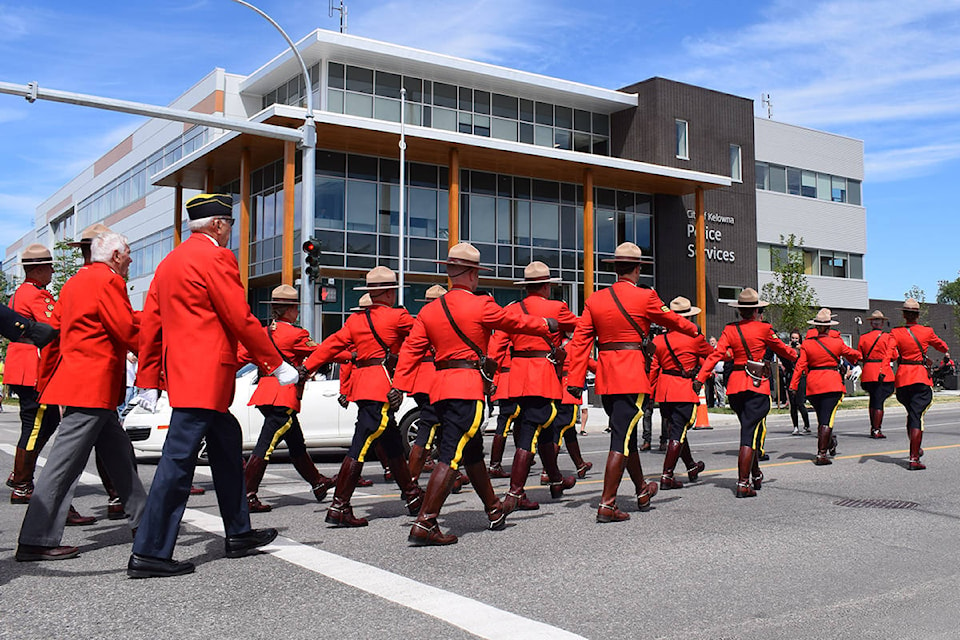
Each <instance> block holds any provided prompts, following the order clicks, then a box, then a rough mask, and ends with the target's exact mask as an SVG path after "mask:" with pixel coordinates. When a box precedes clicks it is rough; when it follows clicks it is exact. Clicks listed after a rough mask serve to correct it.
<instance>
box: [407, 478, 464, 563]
mask: <svg viewBox="0 0 960 640" xmlns="http://www.w3.org/2000/svg"><path fill="white" fill-rule="evenodd" d="M455 474H456V472H455V471H454V470H453V469H451V468H450V466H449V465H447V464H444V463H442V462H438V463H437V466H436V467H434V469H433V472H432V473H431V474H430V480H429V481H428V482H427V490H426V492H425V493H424V496H423V506H422V507H421V508H420V514H419V515H418V516H417V520H416V522H414V523H413V526H412V527H410V535H408V536H407V541H408V542H409V543H410V545H411V546H414V547H426V546H443V545H448V544H454V543H456V541H457V536H455V535H452V534H445V533H443V532H442V531H441V530H440V525H439V524H437V518H438V517H439V516H440V509H441V507H443V503H444V501H445V500H446V499H447V496H448V495H449V494H450V489H451V487H452V486H453V479H454V476H455Z"/></svg>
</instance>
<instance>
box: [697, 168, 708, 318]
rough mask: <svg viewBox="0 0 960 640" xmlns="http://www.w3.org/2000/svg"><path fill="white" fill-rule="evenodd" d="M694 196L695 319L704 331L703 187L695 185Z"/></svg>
mask: <svg viewBox="0 0 960 640" xmlns="http://www.w3.org/2000/svg"><path fill="white" fill-rule="evenodd" d="M695 198H696V205H695V208H696V237H695V239H694V240H695V242H694V251H695V252H696V256H697V258H696V259H697V306H698V307H700V313H699V315H697V320H698V322H699V324H700V329H701V331H706V330H707V329H706V322H707V253H706V251H705V249H706V245H707V243H706V240H707V226H706V220H705V216H704V214H705V209H704V208H705V205H704V198H703V187H697V190H696V192H695Z"/></svg>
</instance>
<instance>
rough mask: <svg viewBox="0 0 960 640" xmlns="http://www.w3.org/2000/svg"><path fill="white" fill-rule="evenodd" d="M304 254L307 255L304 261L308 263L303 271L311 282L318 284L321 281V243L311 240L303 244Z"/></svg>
mask: <svg viewBox="0 0 960 640" xmlns="http://www.w3.org/2000/svg"><path fill="white" fill-rule="evenodd" d="M303 252H304V253H305V254H306V255H305V256H304V260H305V261H306V263H307V266H306V267H304V270H303V271H304V273H305V274H306V275H307V277H308V278H309V279H310V282H316V281H317V280H319V279H320V243H319V242H318V241H316V240H314V239H313V238H310V239H309V240H307V241H306V242H304V243H303Z"/></svg>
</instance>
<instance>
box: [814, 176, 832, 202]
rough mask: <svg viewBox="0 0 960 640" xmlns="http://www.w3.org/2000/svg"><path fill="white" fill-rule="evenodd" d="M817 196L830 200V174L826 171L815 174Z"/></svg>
mask: <svg viewBox="0 0 960 640" xmlns="http://www.w3.org/2000/svg"><path fill="white" fill-rule="evenodd" d="M817 198H819V199H820V200H830V175H829V174H826V173H818V174H817Z"/></svg>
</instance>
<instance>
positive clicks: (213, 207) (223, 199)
mask: <svg viewBox="0 0 960 640" xmlns="http://www.w3.org/2000/svg"><path fill="white" fill-rule="evenodd" d="M187 215H188V216H189V217H190V219H191V220H200V219H201V218H214V217H216V218H230V219H231V220H232V219H233V198H232V197H231V196H228V195H226V194H223V193H201V194H200V195H198V196H194V197H192V198H190V200H188V201H187Z"/></svg>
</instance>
